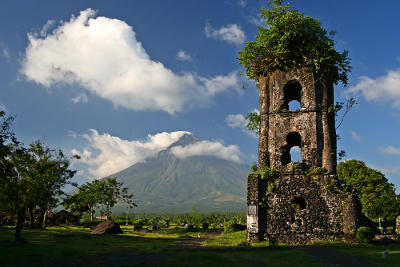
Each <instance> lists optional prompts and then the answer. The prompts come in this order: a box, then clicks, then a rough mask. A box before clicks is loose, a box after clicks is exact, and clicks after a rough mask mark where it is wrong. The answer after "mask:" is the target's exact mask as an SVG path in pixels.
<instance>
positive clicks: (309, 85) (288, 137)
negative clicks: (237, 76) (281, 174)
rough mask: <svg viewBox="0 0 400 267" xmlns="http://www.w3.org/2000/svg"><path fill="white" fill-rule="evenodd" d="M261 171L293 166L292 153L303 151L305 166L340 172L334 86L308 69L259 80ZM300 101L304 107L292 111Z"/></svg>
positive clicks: (274, 73)
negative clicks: (291, 103)
mask: <svg viewBox="0 0 400 267" xmlns="http://www.w3.org/2000/svg"><path fill="white" fill-rule="evenodd" d="M259 90H260V123H261V125H260V139H259V146H258V153H259V157H258V166H259V168H263V167H271V168H273V169H275V170H279V169H280V168H281V167H283V166H285V165H287V164H288V163H290V162H291V158H290V149H291V148H292V147H294V146H297V147H299V148H300V149H301V162H303V163H304V164H305V165H307V166H309V167H317V166H320V167H324V168H325V169H327V170H328V171H331V172H335V171H336V132H335V118H334V114H332V113H331V114H330V113H329V112H328V109H329V107H333V84H332V83H329V82H328V81H320V80H318V79H316V78H315V77H314V75H313V74H312V73H310V72H308V71H307V70H306V69H305V68H302V69H293V70H291V71H287V72H282V71H275V72H273V73H271V74H269V75H268V76H267V77H262V78H261V79H260V80H259ZM291 101H297V103H299V104H300V107H299V108H298V109H296V110H290V109H289V103H290V102H291Z"/></svg>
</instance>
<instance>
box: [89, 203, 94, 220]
mask: <svg viewBox="0 0 400 267" xmlns="http://www.w3.org/2000/svg"><path fill="white" fill-rule="evenodd" d="M89 208H90V221H93V207H92V206H90V207H89Z"/></svg>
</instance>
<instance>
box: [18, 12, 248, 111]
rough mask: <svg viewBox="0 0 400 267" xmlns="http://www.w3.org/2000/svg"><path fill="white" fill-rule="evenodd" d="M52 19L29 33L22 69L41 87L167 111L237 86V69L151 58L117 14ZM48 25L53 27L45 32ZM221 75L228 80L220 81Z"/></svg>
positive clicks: (202, 101) (204, 102) (194, 104)
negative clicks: (208, 71)
mask: <svg viewBox="0 0 400 267" xmlns="http://www.w3.org/2000/svg"><path fill="white" fill-rule="evenodd" d="M53 24H54V23H53V22H52V21H50V22H48V23H47V24H46V25H45V26H44V27H43V29H42V30H41V31H40V32H39V33H29V34H28V40H29V44H28V47H27V48H26V51H25V57H24V59H23V62H22V67H21V70H20V71H21V73H22V74H23V75H24V76H25V77H26V79H27V80H29V81H33V82H36V83H38V84H41V85H43V86H45V87H50V86H52V85H54V84H57V83H66V84H71V85H73V84H78V85H80V87H82V88H84V89H85V90H88V91H90V92H91V93H94V94H96V95H97V96H99V97H102V98H104V99H107V100H109V101H111V102H112V103H113V104H114V105H115V106H117V107H118V106H121V107H124V108H128V109H132V110H163V111H166V112H169V113H171V114H173V113H175V112H179V111H183V110H184V109H185V108H186V107H198V106H205V105H207V104H208V103H209V102H210V101H211V99H212V96H214V94H215V93H219V92H223V91H226V90H229V89H234V88H236V87H238V86H237V84H238V83H239V75H238V73H237V72H236V71H235V72H232V73H230V74H228V75H227V76H222V75H221V76H216V77H210V78H207V77H201V76H199V75H197V74H195V73H189V72H186V73H182V74H176V73H174V72H173V71H172V70H170V69H168V68H167V67H165V66H164V65H163V64H162V63H161V62H158V61H155V60H152V59H151V58H150V56H149V55H148V54H147V52H146V51H145V49H144V48H143V46H142V44H141V43H140V42H139V41H138V40H137V39H136V34H135V31H134V30H133V28H132V27H131V26H129V25H128V24H127V23H125V22H124V21H121V20H118V19H111V18H107V17H102V16H97V17H96V12H95V11H94V10H92V9H86V10H84V11H81V12H80V14H79V15H78V16H72V17H71V19H70V20H69V21H67V22H62V23H61V24H60V25H58V26H54V25H53ZM51 27H53V28H54V30H52V31H51V32H49V31H48V30H49V29H50V28H51ZM232 29H236V28H235V27H232ZM226 35H229V34H226ZM231 35H232V34H231ZM239 36H240V34H239ZM234 37H235V35H232V37H230V39H232V40H233V39H235V38H234ZM228 39H229V38H228ZM220 77H222V80H229V82H219V80H221V78H220ZM216 84H217V85H218V86H219V87H218V90H215V85H216ZM209 86H211V87H209ZM224 86H225V87H224Z"/></svg>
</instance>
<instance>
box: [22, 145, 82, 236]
mask: <svg viewBox="0 0 400 267" xmlns="http://www.w3.org/2000/svg"><path fill="white" fill-rule="evenodd" d="M26 151H27V153H28V156H29V157H28V158H27V160H26V162H25V168H26V170H27V172H26V174H25V175H26V176H27V178H28V179H29V181H30V185H29V186H30V195H31V201H30V203H29V206H30V207H31V209H32V208H34V207H36V206H37V207H39V208H40V209H39V210H40V223H41V226H42V228H43V229H44V228H45V227H46V217H47V214H48V211H49V210H50V209H52V208H54V207H56V206H57V204H58V200H59V197H60V196H61V195H63V194H64V192H63V187H64V186H65V185H67V184H71V182H70V180H71V179H72V177H73V176H74V174H75V173H76V171H74V170H70V168H69V167H70V161H69V159H68V158H66V157H65V156H64V154H63V152H62V151H61V150H55V149H52V148H50V147H49V146H48V145H46V144H44V143H43V142H41V141H35V142H34V143H32V144H31V145H29V148H28V149H27V150H26Z"/></svg>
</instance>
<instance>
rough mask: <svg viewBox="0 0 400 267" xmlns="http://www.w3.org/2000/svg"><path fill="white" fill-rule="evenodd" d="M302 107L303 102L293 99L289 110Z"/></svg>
mask: <svg viewBox="0 0 400 267" xmlns="http://www.w3.org/2000/svg"><path fill="white" fill-rule="evenodd" d="M300 108H301V104H300V102H299V101H297V100H292V101H290V102H289V111H296V110H299V109H300Z"/></svg>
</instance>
